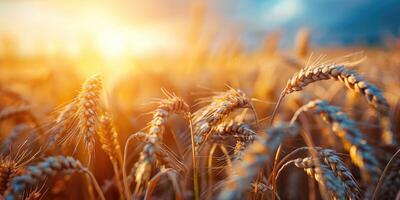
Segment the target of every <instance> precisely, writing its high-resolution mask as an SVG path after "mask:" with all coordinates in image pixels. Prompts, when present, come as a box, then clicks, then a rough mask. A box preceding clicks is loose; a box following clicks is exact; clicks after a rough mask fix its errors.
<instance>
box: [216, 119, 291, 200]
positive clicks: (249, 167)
mask: <svg viewBox="0 0 400 200" xmlns="http://www.w3.org/2000/svg"><path fill="white" fill-rule="evenodd" d="M297 132H298V128H297V126H296V125H294V124H292V125H289V124H283V123H282V124H279V125H277V126H276V127H273V128H271V129H269V130H267V134H265V135H262V136H261V137H260V138H257V139H256V140H255V141H254V142H253V144H251V145H249V146H248V147H247V149H246V150H245V151H244V153H243V155H244V156H243V158H242V160H237V161H235V162H234V165H233V167H232V170H231V171H230V172H229V176H228V180H227V182H226V183H225V184H224V187H223V189H222V191H221V192H220V194H219V196H218V198H217V199H219V200H228V199H240V198H241V195H242V194H243V193H244V192H245V191H246V190H248V189H250V188H251V182H252V181H253V179H254V178H255V177H256V175H257V174H258V172H259V170H260V169H261V168H262V167H263V165H264V164H265V162H267V161H268V160H271V159H272V158H273V157H274V152H275V151H276V149H277V148H278V146H279V145H280V144H281V143H282V142H283V140H284V139H285V138H286V137H288V136H290V135H291V136H293V135H295V134H297Z"/></svg>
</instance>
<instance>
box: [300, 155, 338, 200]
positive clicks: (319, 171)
mask: <svg viewBox="0 0 400 200" xmlns="http://www.w3.org/2000/svg"><path fill="white" fill-rule="evenodd" d="M314 162H315V161H313V159H312V158H311V157H307V158H303V159H301V158H298V159H296V160H294V165H295V166H296V167H298V168H302V169H304V171H306V172H307V174H308V175H309V176H311V177H313V178H314V179H315V180H316V181H317V182H318V183H319V184H321V185H323V186H324V187H325V188H326V190H327V191H328V193H329V194H330V196H331V197H332V198H333V199H341V200H345V199H346V191H345V188H344V187H343V182H342V181H341V180H340V179H339V177H337V176H335V174H334V172H333V171H332V169H331V168H330V167H328V166H327V165H326V164H324V163H319V165H315V164H314Z"/></svg>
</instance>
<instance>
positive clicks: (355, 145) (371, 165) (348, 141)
mask: <svg viewBox="0 0 400 200" xmlns="http://www.w3.org/2000/svg"><path fill="white" fill-rule="evenodd" d="M309 110H314V111H315V112H316V113H317V114H321V116H322V118H323V119H324V120H325V121H327V122H328V123H329V124H330V125H331V127H332V130H333V132H334V133H335V134H336V135H337V136H338V137H339V138H340V139H341V141H342V143H343V145H344V148H345V149H346V150H347V151H349V152H350V157H351V160H352V161H353V163H354V164H355V165H357V166H358V167H359V168H360V169H361V170H362V171H363V172H364V177H365V178H366V179H370V180H372V181H373V182H374V183H375V182H376V181H377V179H378V178H379V174H380V172H381V170H380V167H379V162H378V159H377V158H376V156H375V153H376V151H375V149H374V148H373V147H372V146H371V145H369V144H368V142H367V141H366V139H365V136H364V134H362V133H361V131H359V129H358V128H357V126H356V124H355V122H354V121H353V120H351V119H350V118H349V117H348V116H347V115H346V114H345V113H343V112H342V111H340V109H339V108H338V107H335V106H331V105H329V104H328V103H327V102H326V101H323V100H314V101H310V102H309V103H307V104H305V105H304V106H302V107H301V108H300V109H298V110H297V111H296V113H295V115H294V116H293V118H292V120H291V121H292V122H294V121H295V120H296V119H297V117H298V116H299V115H300V114H301V113H302V112H305V111H309Z"/></svg>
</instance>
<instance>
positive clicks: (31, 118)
mask: <svg viewBox="0 0 400 200" xmlns="http://www.w3.org/2000/svg"><path fill="white" fill-rule="evenodd" d="M193 12H194V15H193V16H192V17H193V19H192V24H193V26H192V28H191V29H190V30H189V31H188V32H189V33H187V34H186V36H185V37H183V38H182V41H181V42H182V46H183V50H182V51H180V52H179V53H176V54H168V55H152V56H144V57H127V58H124V62H123V63H121V62H116V61H115V60H114V61H115V62H113V61H105V60H104V59H103V58H102V57H101V56H100V55H99V54H97V53H96V52H95V51H94V52H91V53H88V54H85V55H80V57H78V58H76V57H73V58H71V57H68V56H64V55H62V54H52V55H46V54H38V55H35V56H30V57H26V56H25V57H24V56H20V55H19V54H18V51H16V50H15V49H13V48H12V47H13V43H12V40H11V39H4V41H3V43H4V44H8V46H7V47H8V48H4V49H3V51H2V54H1V56H0V134H1V137H0V138H1V140H0V141H1V146H0V147H1V148H0V151H1V156H0V197H1V199H5V200H14V199H15V200H16V199H26V200H28V199H29V200H33V199H102V200H104V199H122V200H127V199H146V200H147V199H176V200H184V199H185V200H186V199H195V200H199V199H218V200H231V199H273V200H275V199H343V200H344V199H400V155H399V154H400V153H399V152H400V145H399V143H400V87H399V86H400V70H399V67H400V45H399V44H400V42H399V40H398V39H393V38H392V40H391V45H389V47H386V48H383V47H374V48H373V47H368V46H361V47H359V46H357V47H329V48H323V47H313V46H312V45H310V41H309V38H310V37H312V35H311V34H310V33H309V32H308V31H306V29H302V30H300V31H299V32H298V33H297V34H296V38H295V39H294V40H295V42H294V43H293V44H292V47H291V48H289V49H284V50H283V49H280V48H278V47H277V44H278V43H279V37H277V35H276V34H268V35H266V36H265V41H264V43H263V46H262V48H259V49H257V50H252V51H248V50H245V49H244V48H243V43H242V41H240V40H237V39H236V38H234V37H233V38H228V39H226V40H223V42H221V43H220V45H218V46H217V47H216V46H215V40H214V39H215V38H213V37H211V36H209V37H202V36H199V35H198V34H196V33H197V32H199V31H200V29H201V24H199V23H202V20H201V18H202V15H201V9H200V11H199V10H196V9H195V11H193ZM198 12H199V13H200V14H199V13H198ZM119 65H123V66H124V67H123V68H119V67H118V66H119ZM110 66H112V67H110Z"/></svg>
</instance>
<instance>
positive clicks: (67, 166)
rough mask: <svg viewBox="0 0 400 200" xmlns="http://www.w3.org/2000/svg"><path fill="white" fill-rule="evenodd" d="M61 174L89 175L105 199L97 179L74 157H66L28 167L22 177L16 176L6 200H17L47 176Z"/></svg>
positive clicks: (50, 159)
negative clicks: (76, 173) (78, 173)
mask: <svg viewBox="0 0 400 200" xmlns="http://www.w3.org/2000/svg"><path fill="white" fill-rule="evenodd" d="M60 172H63V173H73V172H80V173H86V174H88V175H89V176H91V178H92V181H93V184H95V186H96V189H97V192H98V193H99V195H100V197H101V199H103V200H104V199H105V198H104V196H103V193H102V192H101V189H100V187H99V186H98V185H97V182H95V179H94V177H93V175H92V174H91V173H90V172H89V170H88V169H87V168H85V167H83V166H82V164H81V163H80V162H79V161H77V160H75V159H73V158H72V157H64V156H56V157H47V158H46V159H45V160H44V161H43V162H40V163H38V164H36V165H32V166H29V167H27V168H26V170H25V172H24V173H23V174H22V175H20V176H16V177H15V178H14V179H13V180H12V182H11V188H10V191H9V192H8V193H7V194H6V195H5V199H6V200H14V199H17V198H18V197H19V196H20V195H22V194H23V193H24V192H25V191H26V190H27V189H28V188H30V187H34V186H36V185H37V184H38V183H39V182H40V181H43V180H44V179H46V177H47V176H53V175H55V174H57V173H60Z"/></svg>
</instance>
